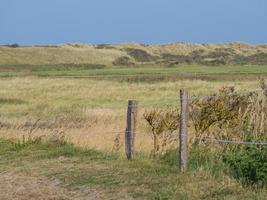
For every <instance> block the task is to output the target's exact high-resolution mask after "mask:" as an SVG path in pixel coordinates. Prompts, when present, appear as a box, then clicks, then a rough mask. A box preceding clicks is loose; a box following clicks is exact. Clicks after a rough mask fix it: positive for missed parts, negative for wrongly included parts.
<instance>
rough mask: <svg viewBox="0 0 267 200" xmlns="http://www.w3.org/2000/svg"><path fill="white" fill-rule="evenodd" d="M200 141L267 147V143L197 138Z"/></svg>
mask: <svg viewBox="0 0 267 200" xmlns="http://www.w3.org/2000/svg"><path fill="white" fill-rule="evenodd" d="M194 139H195V140H198V141H209V142H217V143H221V144H241V145H267V142H265V141H264V142H250V141H237V140H220V139H215V138H210V137H195V138H194Z"/></svg>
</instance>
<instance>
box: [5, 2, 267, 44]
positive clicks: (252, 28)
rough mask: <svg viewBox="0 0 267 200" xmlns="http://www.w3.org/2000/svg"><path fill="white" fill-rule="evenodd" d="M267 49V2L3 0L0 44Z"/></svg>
mask: <svg viewBox="0 0 267 200" xmlns="http://www.w3.org/2000/svg"><path fill="white" fill-rule="evenodd" d="M232 41H244V42H248V43H252V44H259V43H267V0H0V44H7V43H19V44H22V45H29V44H58V43H121V42H138V43H147V44H159V43H171V42H191V43H224V42H232Z"/></svg>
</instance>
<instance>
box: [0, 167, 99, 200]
mask: <svg viewBox="0 0 267 200" xmlns="http://www.w3.org/2000/svg"><path fill="white" fill-rule="evenodd" d="M59 184H60V181H59V180H57V179H48V178H45V177H29V176H25V175H21V174H15V173H10V172H3V173H0V200H100V199H103V198H102V197H101V195H100V193H99V192H98V191H97V190H95V189H90V188H81V189H79V190H75V191H69V190H67V189H65V188H62V187H60V186H59Z"/></svg>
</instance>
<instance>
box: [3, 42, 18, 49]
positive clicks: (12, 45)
mask: <svg viewBox="0 0 267 200" xmlns="http://www.w3.org/2000/svg"><path fill="white" fill-rule="evenodd" d="M4 46H6V47H10V48H17V47H19V44H17V43H14V44H7V45H4Z"/></svg>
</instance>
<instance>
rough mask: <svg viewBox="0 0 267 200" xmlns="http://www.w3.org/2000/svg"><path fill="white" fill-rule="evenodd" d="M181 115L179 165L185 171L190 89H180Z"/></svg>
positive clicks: (182, 171) (181, 170)
mask: <svg viewBox="0 0 267 200" xmlns="http://www.w3.org/2000/svg"><path fill="white" fill-rule="evenodd" d="M180 101H181V115H180V131H179V142H180V145H179V167H180V172H181V173H184V172H185V171H186V167H187V126H188V117H189V113H188V112H189V105H188V91H187V90H184V89H181V90H180Z"/></svg>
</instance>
